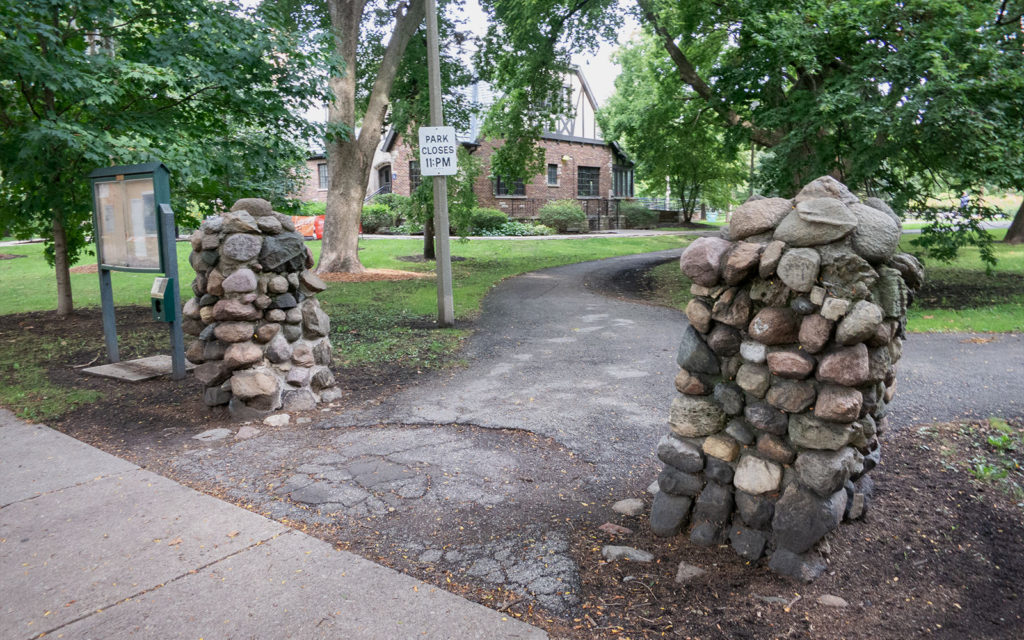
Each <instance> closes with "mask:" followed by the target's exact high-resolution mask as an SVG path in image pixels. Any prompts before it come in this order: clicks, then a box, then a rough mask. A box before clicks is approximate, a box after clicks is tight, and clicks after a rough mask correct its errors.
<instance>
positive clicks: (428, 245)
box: [423, 212, 437, 260]
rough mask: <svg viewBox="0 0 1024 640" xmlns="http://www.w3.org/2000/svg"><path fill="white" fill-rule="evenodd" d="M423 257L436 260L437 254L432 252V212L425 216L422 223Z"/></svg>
mask: <svg viewBox="0 0 1024 640" xmlns="http://www.w3.org/2000/svg"><path fill="white" fill-rule="evenodd" d="M423 259H424V260H437V254H436V253H434V216H433V212H431V215H428V216H427V221H426V223H424V225H423Z"/></svg>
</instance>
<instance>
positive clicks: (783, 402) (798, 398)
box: [765, 380, 817, 413]
mask: <svg viewBox="0 0 1024 640" xmlns="http://www.w3.org/2000/svg"><path fill="white" fill-rule="evenodd" d="M816 395H817V391H815V389H814V385H813V384H811V383H809V382H806V381H797V380H776V381H775V384H773V385H772V386H771V388H770V389H768V393H767V395H765V400H767V401H768V404H770V405H772V406H773V407H775V408H776V409H782V410H783V411H785V412H787V413H799V412H801V411H803V410H805V409H807V407H809V406H811V405H812V404H814V398H815V397H816Z"/></svg>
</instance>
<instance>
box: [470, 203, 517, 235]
mask: <svg viewBox="0 0 1024 640" xmlns="http://www.w3.org/2000/svg"><path fill="white" fill-rule="evenodd" d="M507 222H508V216H507V215H505V213H504V212H502V211H498V210H497V209H487V208H485V207H477V208H475V209H473V212H472V213H471V214H470V216H469V226H470V232H471V233H483V232H485V231H494V230H495V229H500V228H501V226H502V225H504V224H505V223H507Z"/></svg>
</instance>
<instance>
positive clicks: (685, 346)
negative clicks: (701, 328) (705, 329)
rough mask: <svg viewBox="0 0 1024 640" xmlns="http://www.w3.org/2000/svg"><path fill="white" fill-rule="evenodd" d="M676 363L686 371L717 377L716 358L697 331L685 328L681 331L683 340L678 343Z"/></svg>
mask: <svg viewBox="0 0 1024 640" xmlns="http://www.w3.org/2000/svg"><path fill="white" fill-rule="evenodd" d="M676 362H677V363H678V364H679V366H680V367H682V368H683V369H686V370H687V371H691V372H696V373H706V374H710V375H718V373H719V370H720V369H719V366H718V358H716V357H715V354H714V352H713V351H712V350H711V348H710V347H708V345H707V343H706V342H704V338H702V337H701V335H700V334H699V333H697V330H696V329H694V328H693V327H691V326H687V327H686V330H685V331H683V339H682V340H681V341H680V342H679V351H678V353H677V355H676Z"/></svg>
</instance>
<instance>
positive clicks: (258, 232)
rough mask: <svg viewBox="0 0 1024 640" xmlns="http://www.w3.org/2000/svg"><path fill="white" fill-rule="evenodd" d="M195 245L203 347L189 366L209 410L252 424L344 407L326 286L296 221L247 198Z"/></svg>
mask: <svg viewBox="0 0 1024 640" xmlns="http://www.w3.org/2000/svg"><path fill="white" fill-rule="evenodd" d="M190 240H191V243H192V249H193V251H192V253H191V254H190V255H189V263H190V264H191V265H192V268H193V269H195V272H196V278H195V280H194V281H193V282H192V292H193V293H194V294H195V297H193V298H191V299H189V300H188V301H187V302H185V304H184V308H183V310H182V313H183V315H184V330H185V333H186V334H189V335H192V336H196V339H195V340H193V341H192V342H191V344H189V346H188V348H187V349H186V352H185V357H187V358H188V359H189V361H191V362H193V363H195V364H197V365H199V366H197V367H196V369H195V375H196V378H197V379H199V380H200V381H201V382H202V383H203V384H204V385H205V386H206V391H205V393H204V396H203V400H204V401H205V402H206V404H207V405H209V406H218V405H225V404H226V405H228V408H229V410H230V411H231V414H232V415H234V416H236V417H238V418H242V419H251V418H257V417H261V416H264V415H267V414H269V413H271V412H273V411H276V410H278V409H282V408H283V409H284V410H296V411H302V410H307V409H312V408H313V407H315V406H316V404H317V402H329V401H331V400H335V399H337V398H339V397H340V396H341V392H340V391H339V389H338V388H337V386H336V385H335V381H334V376H333V375H332V374H331V370H330V369H329V368H328V367H329V365H330V364H331V343H330V341H329V340H328V338H327V335H328V333H329V329H330V319H329V318H328V317H327V314H326V313H324V312H323V311H322V310H321V309H320V303H319V302H318V301H317V299H316V297H315V296H316V294H317V293H319V292H320V291H323V290H324V289H326V288H327V285H325V284H324V282H323V281H322V280H321V279H320V278H318V277H317V276H316V275H315V274H314V273H313V272H312V271H309V269H310V268H311V267H312V266H313V254H312V253H311V252H310V251H309V248H308V247H306V244H305V239H304V238H303V237H302V235H300V234H298V233H296V232H295V227H294V225H292V221H291V218H290V217H288V216H286V215H284V214H281V213H277V212H276V211H273V210H272V209H271V206H270V203H269V202H267V201H266V200H261V199H258V198H244V199H242V200H239V201H238V202H236V203H235V204H234V206H232V207H231V211H229V212H227V213H224V214H221V215H218V216H213V217H210V218H207V219H206V220H204V221H203V224H202V226H201V227H200V228H199V230H198V231H196V232H195V233H193V234H192V237H191V239H190Z"/></svg>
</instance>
